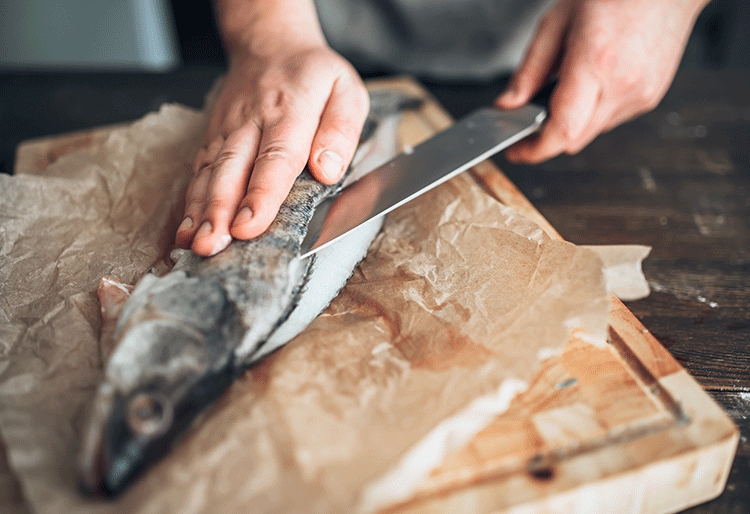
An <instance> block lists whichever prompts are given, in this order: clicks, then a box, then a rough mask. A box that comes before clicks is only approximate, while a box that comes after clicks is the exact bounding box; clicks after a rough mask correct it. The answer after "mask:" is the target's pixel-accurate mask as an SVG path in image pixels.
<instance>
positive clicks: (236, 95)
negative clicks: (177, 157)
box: [176, 0, 369, 256]
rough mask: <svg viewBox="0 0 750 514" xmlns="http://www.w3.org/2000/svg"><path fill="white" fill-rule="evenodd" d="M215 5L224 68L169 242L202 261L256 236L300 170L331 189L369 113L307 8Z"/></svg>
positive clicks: (236, 1) (223, 0)
mask: <svg viewBox="0 0 750 514" xmlns="http://www.w3.org/2000/svg"><path fill="white" fill-rule="evenodd" d="M216 6H217V10H218V16H219V25H220V27H221V29H222V35H223V38H224V42H225V46H226V48H227V54H228V57H229V62H230V66H229V71H228V73H227V76H226V78H225V81H224V85H223V88H222V92H221V94H220V95H219V98H218V100H217V102H216V105H215V106H214V108H213V110H212V113H211V118H210V121H209V126H208V131H207V134H206V137H205V141H204V146H203V148H202V149H201V150H200V151H199V152H198V155H197V157H196V159H195V163H194V176H193V178H192V181H191V183H190V186H189V187H188V191H187V195H186V201H185V216H184V218H183V221H182V223H181V225H180V227H179V228H178V230H177V235H176V243H177V245H178V246H180V247H182V248H191V249H192V250H193V251H194V252H195V253H196V254H198V255H202V256H210V255H214V254H216V253H218V252H220V251H222V250H224V249H225V248H226V247H227V245H229V243H230V242H231V241H232V238H235V239H241V240H246V239H251V238H254V237H257V236H259V235H260V234H262V233H263V232H264V231H265V230H266V229H267V228H268V227H269V225H270V224H271V222H272V221H273V220H274V218H275V217H276V214H277V213H278V211H279V206H280V205H281V203H282V202H283V201H284V199H285V198H286V196H287V195H288V194H289V191H290V189H291V187H292V184H293V183H294V180H295V179H296V178H297V176H298V175H299V174H300V173H301V172H302V170H303V169H304V168H305V165H308V167H309V169H310V172H311V174H312V175H313V177H315V178H316V179H318V180H319V181H320V182H322V183H324V184H335V183H336V182H338V180H339V179H340V178H341V176H342V175H343V174H344V172H345V171H346V168H347V166H348V165H349V162H350V161H351V159H352V156H353V155H354V151H355V149H356V148H357V144H358V142H359V135H360V132H361V131H362V126H363V125H364V122H365V118H366V117H367V112H368V109H369V97H368V94H367V90H366V89H365V86H364V84H363V83H362V80H361V79H360V78H359V75H358V74H357V72H356V71H355V70H354V68H353V67H352V65H351V64H349V62H347V61H346V60H345V59H344V58H343V57H341V56H340V55H338V54H337V53H336V52H334V51H333V50H332V49H331V48H330V47H328V45H327V44H326V42H325V39H324V37H323V34H322V31H321V29H320V26H319V24H318V20H317V16H316V13H315V8H314V5H313V2H312V0H309V1H307V0H305V1H302V2H299V1H297V0H273V1H264V2H245V1H244V0H219V1H217V2H216Z"/></svg>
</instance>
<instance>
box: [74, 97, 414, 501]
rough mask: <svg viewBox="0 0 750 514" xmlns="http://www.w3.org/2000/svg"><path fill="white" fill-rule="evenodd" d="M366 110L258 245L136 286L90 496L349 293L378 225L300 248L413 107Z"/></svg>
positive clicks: (148, 460) (119, 332)
mask: <svg viewBox="0 0 750 514" xmlns="http://www.w3.org/2000/svg"><path fill="white" fill-rule="evenodd" d="M370 104H371V108H370V116H369V117H368V120H367V123H366V124H365V128H364V130H363V134H362V138H361V140H360V145H359V148H358V151H357V154H356V155H355V159H354V161H353V164H352V166H351V167H350V170H349V172H348V174H347V177H345V178H344V179H342V181H341V182H340V183H339V184H336V185H333V186H328V185H324V184H321V183H320V182H318V181H316V180H315V179H313V178H312V176H311V175H310V174H309V172H308V171H304V172H303V173H302V174H301V175H300V176H299V177H298V178H297V180H296V181H295V183H294V185H293V187H292V190H291V191H290V193H289V195H288V197H287V198H286V200H285V201H284V203H283V204H282V206H281V208H280V210H279V213H278V215H277V216H276V219H275V220H274V222H273V223H272V224H271V226H270V227H269V229H268V230H267V231H266V232H265V233H264V234H263V235H261V236H260V237H258V238H256V239H253V240H251V241H234V242H232V243H231V244H230V245H229V246H228V247H227V248H226V249H225V250H224V251H223V252H221V253H219V254H217V255H215V256H213V257H210V258H201V257H198V256H196V255H195V254H193V253H192V252H190V251H185V252H183V253H182V255H181V256H180V257H179V259H178V261H177V263H176V264H175V266H174V268H173V269H172V271H170V272H169V273H168V274H166V275H165V276H164V277H157V276H156V275H155V274H153V273H147V274H146V275H145V276H144V277H143V278H142V279H141V280H140V281H139V283H138V284H137V286H136V288H135V290H134V291H133V293H132V295H131V296H130V298H129V299H128V300H127V302H126V303H125V305H124V307H123V309H122V312H121V314H120V316H119V318H118V321H117V325H116V328H115V331H114V339H115V344H116V346H115V350H114V351H113V353H112V355H111V357H110V360H109V362H108V363H107V364H106V368H105V377H104V380H103V382H102V384H101V385H100V387H99V388H98V390H97V393H96V396H95V398H94V401H93V404H92V406H91V409H90V414H89V419H88V424H87V425H86V426H85V428H84V434H83V440H82V445H81V448H80V452H79V470H80V481H81V488H82V490H83V491H84V492H85V493H87V494H90V495H96V496H114V495H117V494H119V493H120V492H122V491H123V490H124V489H125V488H126V487H127V485H128V484H129V483H131V482H132V481H133V479H134V478H136V477H137V476H138V475H139V474H140V473H141V472H143V471H144V470H145V469H147V467H148V466H149V465H150V464H152V463H153V462H155V461H156V460H158V459H159V458H161V457H162V456H164V455H165V454H166V453H167V452H168V451H169V450H170V448H172V447H173V446H174V445H175V444H176V442H177V441H178V439H179V437H180V436H181V435H182V434H183V433H184V432H185V431H186V430H187V429H188V428H189V427H190V426H191V424H193V422H194V421H195V419H196V418H197V417H198V416H199V414H201V413H202V412H203V411H204V410H205V409H206V407H207V406H209V405H210V404H211V402H212V401H213V400H215V399H216V398H217V397H218V396H219V395H220V394H221V393H222V392H223V391H224V390H225V389H226V388H227V387H228V386H229V385H230V384H231V382H232V381H233V380H234V379H235V378H236V377H237V376H238V374H239V373H241V372H242V371H243V370H244V369H246V368H247V367H248V366H249V365H250V364H252V363H253V362H254V361H256V360H257V359H259V358H261V357H262V356H264V355H266V354H267V353H269V352H270V351H272V350H274V349H276V348H278V347H279V346H281V345H283V344H285V343H286V342H287V341H289V340H290V339H291V338H292V337H294V335H296V334H297V333H299V332H300V331H301V330H302V329H303V328H304V327H305V326H306V325H307V324H309V323H310V322H311V321H312V319H314V317H315V316H317V314H319V313H320V312H321V311H322V310H323V309H324V308H325V307H326V306H327V305H328V303H330V301H331V300H332V299H333V298H334V297H335V295H336V294H337V293H338V291H339V290H340V289H341V288H342V287H343V286H344V284H345V283H346V281H347V280H348V278H349V277H350V276H351V274H352V273H353V272H354V268H355V267H356V265H357V264H358V262H359V261H360V260H361V259H362V258H363V257H364V255H365V253H366V251H367V247H369V244H370V242H371V241H372V239H373V238H374V237H375V235H376V234H377V232H378V231H379V229H380V225H372V226H370V227H369V228H365V229H364V230H363V231H361V232H362V233H361V234H360V236H359V237H358V238H356V237H355V238H353V239H351V240H350V238H346V239H344V240H343V241H342V242H341V244H339V245H338V246H337V247H336V248H334V249H332V250H331V251H329V252H327V253H323V252H321V254H320V255H315V256H313V257H311V258H308V259H300V257H299V256H300V244H301V243H302V240H303V239H304V237H305V234H306V230H307V225H308V223H309V222H310V219H311V217H312V214H313V212H314V210H315V207H316V205H318V204H319V203H320V202H321V201H322V200H324V199H325V198H327V197H329V196H331V195H333V194H335V193H336V192H338V190H339V189H340V188H341V187H342V185H343V184H344V182H347V183H348V182H351V181H352V180H354V179H356V178H358V177H359V176H360V175H363V174H365V173H366V171H369V170H371V169H373V168H374V167H375V166H376V165H379V164H382V163H384V162H386V161H387V160H389V159H390V158H392V157H393V156H394V155H395V151H396V127H397V125H398V119H399V117H400V113H402V112H403V111H404V110H407V109H413V108H415V107H416V106H418V105H419V100H417V99H414V98H411V97H407V96H405V95H403V94H401V93H399V92H394V91H382V92H375V93H371V101H370ZM344 254H346V255H344Z"/></svg>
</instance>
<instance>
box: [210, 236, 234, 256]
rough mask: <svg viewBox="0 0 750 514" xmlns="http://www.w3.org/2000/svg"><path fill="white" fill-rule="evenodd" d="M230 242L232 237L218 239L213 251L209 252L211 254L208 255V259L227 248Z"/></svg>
mask: <svg viewBox="0 0 750 514" xmlns="http://www.w3.org/2000/svg"><path fill="white" fill-rule="evenodd" d="M231 242H232V236H230V235H229V234H225V235H223V236H221V237H220V238H219V240H218V241H216V244H215V245H214V247H213V249H212V250H211V253H210V254H209V255H208V256H209V257H213V256H214V255H216V254H217V253H219V252H220V251H222V250H223V249H224V248H226V247H227V246H229V243H231Z"/></svg>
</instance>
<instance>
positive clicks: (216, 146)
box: [175, 137, 224, 248]
mask: <svg viewBox="0 0 750 514" xmlns="http://www.w3.org/2000/svg"><path fill="white" fill-rule="evenodd" d="M223 144H224V139H223V138H221V137H217V138H214V140H213V141H212V142H211V144H210V145H208V147H207V148H203V149H201V151H200V152H198V154H199V156H200V157H201V160H200V161H199V160H198V157H197V156H196V160H195V164H194V171H195V175H194V176H193V179H192V180H191V182H190V185H189V186H188V191H187V193H186V195H185V215H184V217H183V219H182V222H181V223H180V226H179V227H177V234H176V235H175V243H176V244H177V245H178V246H180V247H182V248H188V247H190V244H191V243H192V241H193V237H194V235H195V232H196V231H197V230H198V226H199V225H198V223H197V222H198V220H200V219H201V217H202V216H203V209H204V206H205V202H206V192H207V190H208V189H207V188H208V181H209V179H210V177H211V170H210V163H211V162H213V160H215V159H216V156H217V155H218V154H219V150H221V147H222V145H223Z"/></svg>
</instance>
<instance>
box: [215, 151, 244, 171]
mask: <svg viewBox="0 0 750 514" xmlns="http://www.w3.org/2000/svg"><path fill="white" fill-rule="evenodd" d="M238 157H239V155H238V154H237V152H236V151H234V150H224V151H223V152H221V153H220V154H219V155H218V156H216V159H215V160H214V163H213V169H214V171H216V172H217V173H222V172H223V170H224V169H226V166H225V165H226V164H227V163H230V162H232V161H234V160H237V159H238Z"/></svg>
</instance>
